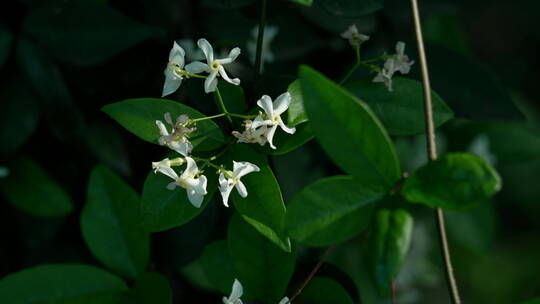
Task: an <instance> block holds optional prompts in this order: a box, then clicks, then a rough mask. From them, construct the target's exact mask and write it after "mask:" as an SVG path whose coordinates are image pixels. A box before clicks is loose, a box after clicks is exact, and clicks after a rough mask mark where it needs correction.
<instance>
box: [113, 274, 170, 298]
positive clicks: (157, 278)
mask: <svg viewBox="0 0 540 304" xmlns="http://www.w3.org/2000/svg"><path fill="white" fill-rule="evenodd" d="M121 303H122V304H171V303H172V291H171V286H170V284H169V281H168V280H167V278H166V277H165V276H163V275H162V274H161V273H159V272H148V273H145V274H143V275H142V276H141V277H140V278H139V279H138V280H137V281H136V282H135V285H134V286H133V288H132V289H131V290H130V291H129V293H128V294H127V295H126V296H125V297H124V298H123V299H122V301H121Z"/></svg>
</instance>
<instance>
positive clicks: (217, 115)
mask: <svg viewBox="0 0 540 304" xmlns="http://www.w3.org/2000/svg"><path fill="white" fill-rule="evenodd" d="M226 115H229V114H227V113H220V114H216V115H212V116H206V117H201V118H196V119H192V120H190V123H194V122H198V121H203V120H207V119H214V118H218V117H223V116H226Z"/></svg>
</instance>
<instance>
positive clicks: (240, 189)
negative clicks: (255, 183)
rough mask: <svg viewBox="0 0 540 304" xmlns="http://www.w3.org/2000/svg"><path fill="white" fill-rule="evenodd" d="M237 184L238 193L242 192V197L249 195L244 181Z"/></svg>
mask: <svg viewBox="0 0 540 304" xmlns="http://www.w3.org/2000/svg"><path fill="white" fill-rule="evenodd" d="M235 186H236V190H237V191H238V194H240V196H241V197H243V198H246V197H247V196H248V192H247V189H246V185H244V183H242V181H237V182H236V185H235Z"/></svg>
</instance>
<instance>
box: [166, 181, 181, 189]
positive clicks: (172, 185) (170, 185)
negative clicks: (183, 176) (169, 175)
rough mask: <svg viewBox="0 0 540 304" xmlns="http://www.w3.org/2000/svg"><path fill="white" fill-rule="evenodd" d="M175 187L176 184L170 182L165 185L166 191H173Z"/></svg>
mask: <svg viewBox="0 0 540 304" xmlns="http://www.w3.org/2000/svg"><path fill="white" fill-rule="evenodd" d="M177 186H178V184H177V183H176V182H171V183H169V184H168V185H167V189H169V190H174V188H176V187H177Z"/></svg>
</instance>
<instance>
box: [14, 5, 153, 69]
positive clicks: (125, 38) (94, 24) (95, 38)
mask: <svg viewBox="0 0 540 304" xmlns="http://www.w3.org/2000/svg"><path fill="white" fill-rule="evenodd" d="M23 29H24V32H25V33H27V34H29V35H30V36H31V37H32V38H34V39H35V40H36V41H37V42H38V43H39V44H40V45H41V46H43V47H45V48H46V49H47V50H48V51H49V52H50V53H51V54H52V55H54V56H55V57H56V58H57V59H58V60H61V61H63V62H66V63H70V64H74V65H93V64H97V63H100V62H103V61H106V60H107V59H110V58H111V57H113V56H115V55H117V54H119V53H121V52H123V51H125V50H127V49H129V48H131V47H133V46H135V45H136V44H138V43H140V42H142V41H144V40H146V39H149V38H152V37H156V36H160V35H161V34H162V32H161V30H159V29H158V28H155V27H150V26H147V25H143V24H140V23H137V22H135V21H134V20H131V19H130V18H128V17H126V16H124V15H123V14H122V13H120V12H119V11H117V10H115V9H113V8H112V7H111V6H109V5H108V4H105V3H99V2H98V1H63V0H52V1H46V2H45V3H43V4H42V5H40V6H38V7H37V8H35V9H34V10H32V11H30V13H29V14H28V16H27V18H26V20H25V21H24V26H23Z"/></svg>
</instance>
